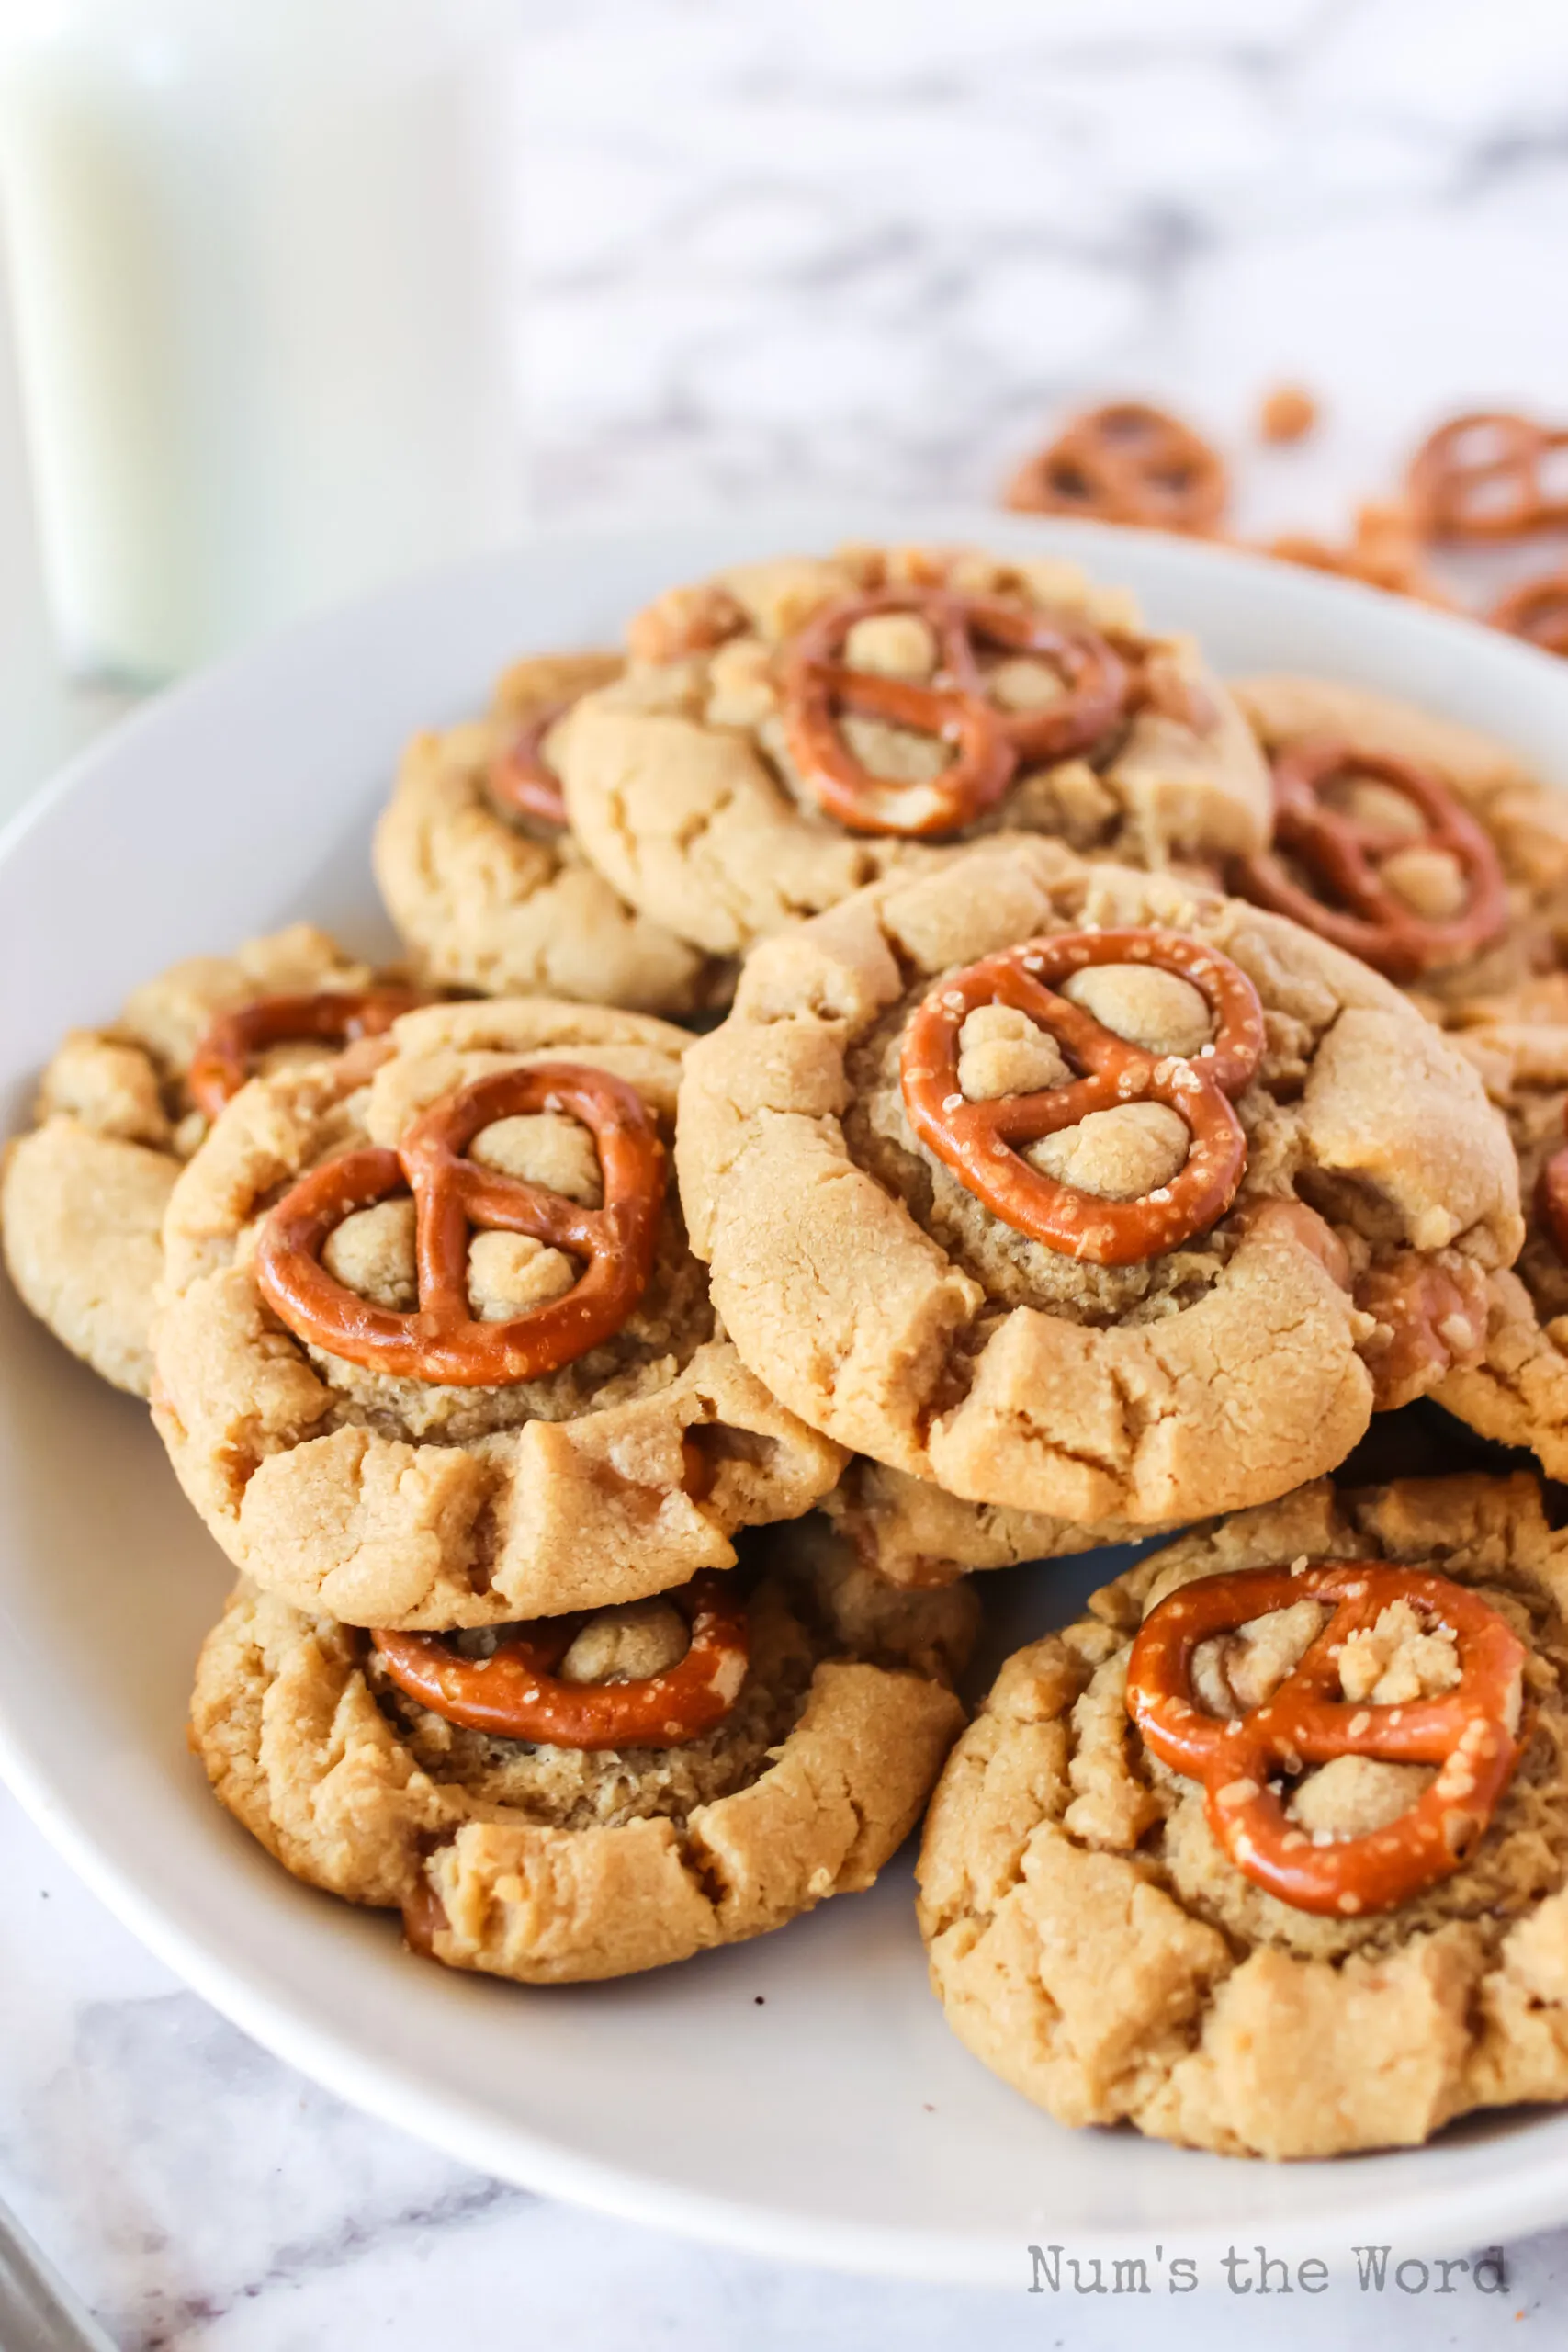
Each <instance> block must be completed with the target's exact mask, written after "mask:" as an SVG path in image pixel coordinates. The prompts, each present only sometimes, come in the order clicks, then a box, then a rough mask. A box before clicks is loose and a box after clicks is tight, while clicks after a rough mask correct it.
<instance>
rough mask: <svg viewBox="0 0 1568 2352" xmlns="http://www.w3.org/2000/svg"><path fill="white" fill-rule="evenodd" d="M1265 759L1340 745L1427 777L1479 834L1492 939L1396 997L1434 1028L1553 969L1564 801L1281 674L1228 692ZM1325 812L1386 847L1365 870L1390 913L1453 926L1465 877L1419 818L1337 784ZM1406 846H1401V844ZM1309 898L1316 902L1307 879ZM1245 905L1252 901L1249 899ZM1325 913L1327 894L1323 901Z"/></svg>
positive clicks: (1475, 747) (1366, 696)
mask: <svg viewBox="0 0 1568 2352" xmlns="http://www.w3.org/2000/svg"><path fill="white" fill-rule="evenodd" d="M1231 691H1232V693H1233V694H1234V695H1235V698H1236V701H1237V702H1238V703H1239V705H1240V706H1241V708H1242V710H1243V711H1244V712H1245V714H1246V716H1247V720H1248V721H1249V723H1250V724H1251V726H1252V727H1253V729H1254V730H1255V731H1256V733H1257V735H1258V741H1259V742H1260V743H1261V744H1262V746H1263V748H1264V750H1265V752H1268V753H1269V755H1270V756H1271V757H1277V756H1278V755H1279V754H1280V753H1281V752H1290V751H1292V749H1294V748H1297V747H1299V746H1301V745H1303V744H1307V743H1312V742H1314V741H1338V742H1341V743H1344V744H1347V745H1349V746H1352V747H1354V749H1356V750H1358V751H1359V752H1363V753H1366V754H1369V755H1370V756H1371V758H1373V759H1374V760H1375V759H1379V758H1382V759H1390V760H1393V761H1394V762H1404V763H1409V764H1410V765H1413V766H1414V767H1416V768H1417V769H1421V770H1424V771H1426V772H1427V774H1428V775H1430V776H1432V777H1433V778H1435V779H1436V781H1437V783H1438V785H1439V786H1441V787H1442V788H1443V789H1445V790H1446V791H1447V792H1449V793H1450V794H1451V795H1452V796H1453V797H1454V798H1455V799H1456V800H1457V801H1458V802H1459V803H1460V804H1461V809H1463V810H1464V811H1466V812H1467V813H1468V814H1469V816H1470V817H1472V819H1474V820H1475V821H1476V822H1477V823H1478V824H1479V825H1480V826H1481V828H1482V830H1483V833H1484V834H1485V835H1486V836H1487V837H1488V839H1489V840H1490V842H1491V844H1492V846H1493V848H1494V849H1495V853H1496V857H1497V862H1498V865H1500V866H1501V869H1502V876H1503V881H1504V884H1505V886H1506V892H1505V896H1504V898H1503V899H1502V901H1501V904H1500V907H1499V911H1498V922H1497V924H1496V927H1495V935H1494V936H1492V937H1491V938H1490V939H1489V940H1488V941H1487V943H1486V944H1483V945H1482V946H1480V947H1478V948H1476V949H1473V950H1467V951H1466V952H1465V954H1464V955H1463V956H1462V957H1461V959H1460V960H1458V961H1451V960H1450V961H1445V962H1442V963H1439V964H1438V965H1437V966H1435V967H1430V968H1428V969H1426V970H1424V971H1422V972H1421V973H1419V974H1418V975H1411V976H1404V975H1396V977H1399V978H1401V981H1402V985H1407V986H1409V987H1411V988H1412V989H1415V990H1416V992H1417V993H1418V994H1419V995H1420V996H1421V997H1422V998H1423V999H1424V1000H1426V1001H1427V1003H1428V1004H1429V1006H1430V1008H1431V1010H1432V1011H1433V1012H1434V1014H1435V1016H1436V1017H1437V1018H1438V1019H1444V1018H1446V1017H1447V1016H1448V1014H1449V1013H1450V1012H1452V1011H1453V1009H1454V1008H1455V1007H1456V1006H1457V1005H1458V1004H1459V1003H1461V1001H1463V1000H1464V999H1465V998H1468V997H1472V996H1476V995H1480V994H1482V993H1483V992H1486V991H1490V990H1495V989H1510V988H1514V987H1517V986H1518V984H1519V983H1520V982H1521V981H1523V980H1525V979H1527V978H1529V976H1530V975H1531V974H1532V973H1536V972H1540V971H1542V970H1545V969H1546V968H1548V967H1550V966H1551V965H1552V964H1553V963H1555V962H1556V961H1557V959H1558V956H1559V953H1560V951H1561V948H1562V944H1563V943H1564V942H1568V800H1565V799H1564V797H1563V796H1562V794H1561V793H1558V792H1553V791H1551V790H1550V789H1549V788H1548V787H1547V786H1545V785H1543V784H1542V783H1541V782H1540V778H1539V777H1538V776H1535V775H1531V773H1530V771H1529V769H1528V768H1527V767H1526V766H1525V764H1524V763H1523V762H1522V761H1521V760H1520V758H1519V757H1518V754H1517V752H1513V751H1511V750H1510V749H1509V747H1508V746H1507V744H1506V743H1502V742H1499V741H1496V740H1495V738H1494V737H1492V736H1489V735H1483V734H1482V733H1480V732H1479V731H1478V730H1477V729H1474V728H1472V727H1464V726H1461V725H1460V724H1459V722H1458V721H1457V720H1455V719H1451V718H1439V717H1438V715H1437V714H1436V713H1435V712H1433V711H1427V710H1422V709H1420V708H1418V707H1416V705H1415V704H1413V703H1407V702H1401V701H1399V700H1397V699H1395V697H1394V696H1393V695H1381V694H1374V693H1372V692H1371V690H1370V689H1369V688H1367V687H1364V686H1349V685H1342V684H1337V682H1335V681H1332V680H1329V679H1326V678H1311V677H1297V676H1292V675H1290V674H1288V673H1280V674H1277V675H1270V676H1267V677H1258V678H1244V679H1241V680H1239V681H1235V682H1233V684H1232V687H1231ZM1334 799H1335V805H1336V806H1337V807H1338V808H1339V809H1341V810H1342V811H1343V813H1345V814H1347V815H1350V816H1354V817H1359V818H1360V819H1361V820H1363V821H1364V822H1365V823H1367V824H1368V825H1370V826H1371V828H1372V829H1373V830H1374V831H1378V830H1379V829H1384V828H1386V829H1387V831H1388V839H1387V841H1386V842H1384V844H1383V845H1382V848H1380V851H1379V854H1378V856H1377V858H1376V859H1375V861H1374V864H1375V866H1376V869H1377V871H1378V873H1379V875H1380V876H1381V877H1382V879H1383V880H1384V881H1385V882H1386V883H1387V885H1388V888H1389V889H1390V890H1391V891H1392V893H1393V899H1395V901H1396V902H1398V904H1400V905H1402V906H1404V907H1406V908H1408V910H1410V911H1411V912H1412V913H1413V914H1415V915H1416V916H1417V917H1421V918H1425V919H1426V920H1427V921H1429V922H1433V923H1436V924H1439V925H1446V924H1448V923H1450V922H1453V921H1454V920H1455V918H1456V917H1461V916H1462V913H1463V910H1464V906H1465V902H1466V897H1467V888H1466V877H1465V876H1464V874H1463V873H1462V872H1461V869H1460V868H1459V867H1458V865H1456V862H1455V859H1454V856H1453V854H1451V853H1450V852H1449V851H1446V850H1445V849H1443V848H1442V847H1440V846H1437V847H1434V846H1433V845H1431V844H1430V843H1429V842H1424V841H1422V840H1420V839H1419V838H1418V837H1419V836H1420V835H1421V833H1422V831H1423V819H1422V815H1421V812H1420V811H1419V810H1418V809H1416V808H1414V807H1413V806H1412V805H1411V803H1410V802H1409V801H1408V800H1405V799H1403V798H1402V796H1401V795H1400V794H1399V792H1398V791H1397V789H1391V786H1390V782H1389V780H1388V779H1387V778H1386V777H1379V776H1375V775H1373V776H1367V777H1363V778H1361V779H1359V781H1358V779H1357V778H1356V777H1355V775H1353V774H1351V775H1348V776H1346V777H1344V778H1341V779H1339V780H1338V781H1337V786H1336V789H1335V793H1334ZM1406 834H1408V835H1409V836H1410V842H1409V845H1408V846H1406V845H1404V839H1403V837H1404V835H1406ZM1303 878H1304V880H1305V882H1306V886H1307V888H1308V889H1309V891H1319V892H1320V891H1321V883H1315V884H1314V880H1313V877H1312V876H1310V875H1308V876H1304V877H1303ZM1248 895H1250V893H1248ZM1328 896H1329V899H1330V900H1331V901H1332V899H1333V893H1332V891H1330V892H1329V893H1328Z"/></svg>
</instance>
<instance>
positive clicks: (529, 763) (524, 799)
mask: <svg viewBox="0 0 1568 2352" xmlns="http://www.w3.org/2000/svg"><path fill="white" fill-rule="evenodd" d="M579 699H580V697H579V696H578V695H568V696H567V697H566V699H565V701H564V702H552V703H547V704H546V706H545V707H544V709H543V710H539V711H536V712H535V714H534V716H533V718H531V719H529V721H528V723H527V725H526V726H525V727H524V728H522V729H520V730H519V732H518V733H517V734H515V735H514V736H513V738H512V741H510V743H508V744H507V746H506V748H505V749H504V751H501V752H497V753H496V755H495V757H494V759H493V760H492V761H491V763H490V773H489V775H488V776H487V778H486V782H487V783H488V784H489V786H490V797H491V799H492V800H493V801H495V802H496V804H497V805H498V807H500V808H501V809H503V810H504V811H505V812H506V814H507V815H508V816H512V817H531V818H532V819H533V820H534V821H535V822H536V824H540V825H557V826H564V825H565V824H566V822H567V814H566V799H565V797H564V795H563V794H562V791H561V788H560V778H559V777H558V775H556V772H555V770H554V769H553V768H552V767H549V766H547V763H546V761H545V750H544V746H545V738H546V736H547V735H548V733H549V731H550V729H551V728H552V727H553V726H554V725H555V724H556V721H557V720H558V719H559V718H565V717H566V714H567V712H568V711H569V710H570V708H571V707H572V705H573V704H574V703H575V702H577V701H578V700H579Z"/></svg>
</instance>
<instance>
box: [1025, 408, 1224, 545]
mask: <svg viewBox="0 0 1568 2352" xmlns="http://www.w3.org/2000/svg"><path fill="white" fill-rule="evenodd" d="M1229 495H1230V480H1229V476H1228V475H1227V473H1226V471H1225V465H1224V458H1222V457H1221V456H1220V454H1219V451H1218V450H1217V449H1215V448H1214V447H1213V444H1212V443H1210V442H1208V441H1205V440H1204V439H1203V438H1202V436H1201V434H1198V433H1194V431H1193V430H1192V428H1191V426H1190V425H1189V424H1183V423H1182V422H1181V419H1180V418H1179V417H1178V416H1172V415H1171V414H1170V413H1168V411H1167V410H1165V409H1161V408H1153V407H1151V406H1149V404H1148V403H1147V402H1146V401H1111V402H1109V403H1108V404H1107V405H1106V406H1105V407H1103V408H1095V409H1089V411H1088V412H1087V413H1085V414H1084V415H1082V416H1078V417H1075V418H1074V419H1073V421H1072V423H1071V424H1068V425H1067V426H1066V428H1065V430H1064V431H1063V432H1061V433H1060V434H1058V435H1057V436H1056V438H1055V441H1052V442H1050V443H1049V444H1048V445H1047V447H1045V448H1043V449H1042V450H1040V451H1039V452H1038V453H1037V454H1036V455H1035V456H1034V457H1032V458H1027V459H1026V460H1025V462H1024V463H1023V465H1021V467H1020V468H1019V469H1018V471H1017V473H1015V474H1014V476H1013V478H1012V481H1011V482H1010V484H1009V486H1008V491H1007V503H1008V504H1009V505H1010V506H1015V507H1018V508H1020V509H1021V510H1022V512H1024V513H1025V514H1033V515H1088V516H1089V517H1091V518H1092V519H1093V520H1095V521H1097V522H1101V523H1134V524H1143V525H1144V526H1146V527H1147V528H1148V529H1150V530H1157V531H1185V532H1190V533H1193V534H1196V535H1197V536H1199V537H1204V536H1206V535H1207V534H1209V533H1211V532H1213V530H1214V529H1215V528H1216V527H1217V526H1218V524H1219V521H1220V517H1221V516H1222V515H1224V511H1225V503H1226V501H1227V499H1228V498H1229Z"/></svg>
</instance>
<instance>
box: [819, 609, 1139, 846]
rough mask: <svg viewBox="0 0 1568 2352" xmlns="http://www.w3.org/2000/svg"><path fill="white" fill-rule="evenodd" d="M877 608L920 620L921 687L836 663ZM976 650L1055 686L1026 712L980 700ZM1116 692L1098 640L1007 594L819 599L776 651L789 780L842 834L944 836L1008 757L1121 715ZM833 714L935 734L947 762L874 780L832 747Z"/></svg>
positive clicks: (1110, 658)
mask: <svg viewBox="0 0 1568 2352" xmlns="http://www.w3.org/2000/svg"><path fill="white" fill-rule="evenodd" d="M884 613H909V614H913V615H915V616H917V617H919V619H921V620H923V621H924V622H925V623H926V624H927V626H928V628H930V629H931V633H932V635H933V636H934V638H935V639H936V644H937V657H938V658H937V668H936V671H935V673H934V675H933V676H932V678H931V680H930V682H928V681H926V680H925V679H917V678H901V677H888V676H886V675H885V674H884V673H882V672H880V671H871V670H857V669H853V668H852V667H851V666H850V665H849V664H848V663H847V662H845V661H844V659H843V653H844V648H845V643H846V640H847V639H848V638H849V635H850V632H851V630H852V628H854V627H855V625H856V623H857V622H859V621H863V620H872V619H874V618H876V617H877V616H879V615H881V614H884ZM977 645H989V646H993V647H1000V648H1002V649H1003V650H1006V651H1007V652H1008V653H1010V654H1027V655H1032V656H1033V657H1034V658H1035V659H1037V660H1040V661H1043V662H1048V663H1049V664H1050V666H1051V667H1052V668H1053V669H1054V670H1055V671H1056V673H1058V675H1059V676H1060V677H1061V678H1062V679H1063V681H1064V682H1065V690H1064V692H1063V693H1062V694H1061V695H1058V696H1056V697H1055V698H1054V699H1053V700H1052V701H1050V702H1048V703H1046V704H1045V705H1044V706H1043V707H1042V708H1041V709H1038V710H1030V711H1008V710H1003V709H1002V708H1001V707H999V706H998V704H996V703H995V702H993V701H992V700H991V698H990V696H989V695H988V694H987V689H986V681H985V678H984V675H983V673H982V672H981V669H980V664H979V661H978V659H977V656H976V646H977ZM1129 687H1130V680H1129V676H1128V672H1127V667H1126V664H1125V663H1124V662H1122V658H1121V656H1120V655H1119V654H1118V653H1116V652H1115V651H1113V650H1112V649H1111V646H1110V645H1109V644H1108V643H1107V642H1106V640H1105V639H1104V638H1102V637H1100V636H1099V635H1098V634H1097V633H1096V632H1095V631H1094V630H1093V629H1089V628H1062V627H1059V626H1058V625H1057V624H1056V623H1055V622H1054V621H1051V620H1048V619H1046V618H1045V616H1043V614H1040V613H1037V612H1036V611H1035V610H1034V609H1033V608H1032V606H1031V605H1027V604H1025V603H1023V602H1022V601H1021V599H1019V598H1017V597H1012V596H1000V595H971V594H964V593H963V592H961V591H959V590H956V589H952V588H945V587H940V586H931V587H922V586H918V585H917V586H905V587H898V588H889V589H884V590H878V591H874V592H872V593H869V594H865V595H862V596H852V597H848V598H846V599H845V600H844V601H843V602H842V603H840V604H837V605H829V607H828V608H827V609H826V610H825V611H823V612H820V613H818V615H817V616H815V618H813V619H812V620H811V621H809V622H808V623H807V626H806V628H803V629H802V630H801V632H800V634H799V636H798V637H796V638H795V641H794V643H793V644H792V645H791V646H790V648H789V650H788V652H787V653H786V655H785V657H784V676H783V693H782V703H783V712H784V734H785V740H786V741H787V743H788V747H789V753H790V758H791V759H792V761H793V762H794V763H795V769H796V771H797V772H798V774H799V775H800V778H801V781H802V782H803V783H804V784H805V786H807V789H808V790H809V791H810V792H812V793H813V794H814V795H815V796H816V798H817V799H818V802H819V803H820V805H821V807H822V808H823V809H825V811H826V812H827V814H828V815H829V817H833V818H836V819H837V820H838V822H839V823H840V824H841V825H845V826H848V827H849V829H850V830H851V831H852V832H860V833H905V834H910V835H917V836H924V835H929V834H932V833H953V832H957V831H961V830H962V828H963V827H964V826H965V825H969V824H973V823H974V821H975V820H976V818H977V817H982V816H984V815H985V813H986V811H987V809H993V808H995V806H996V804H997V802H998V800H999V799H1000V798H1001V797H1002V795H1003V794H1004V793H1005V792H1006V791H1007V789H1008V786H1010V783H1011V782H1012V779H1013V775H1014V772H1015V771H1016V769H1017V768H1018V766H1019V763H1020V762H1021V761H1022V762H1030V763H1048V762H1053V761H1056V760H1064V759H1066V758H1067V757H1069V756H1070V754H1071V753H1073V752H1079V751H1083V750H1085V749H1086V748H1087V747H1088V746H1089V744H1091V743H1093V742H1095V741H1098V740H1099V738H1100V736H1102V735H1103V734H1104V733H1105V732H1106V729H1108V728H1110V727H1111V726H1113V725H1114V724H1115V722H1116V720H1117V719H1118V718H1121V717H1122V713H1123V711H1124V710H1125V708H1126V706H1127V699H1128V694H1129ZM845 712H851V713H853V714H854V715H855V716H857V717H859V718H877V719H881V720H882V721H883V722H884V723H885V724H886V725H888V726H894V727H904V728H910V729H916V730H918V731H919V733H921V734H925V735H934V736H939V737H941V738H942V740H943V741H946V742H948V743H950V744H951V745H952V746H953V758H952V760H950V762H949V763H948V764H947V766H946V767H945V768H943V769H942V772H941V774H940V775H936V776H933V777H932V778H931V779H930V780H929V781H928V782H923V783H917V784H908V783H899V782H897V781H895V780H893V779H892V778H889V777H885V776H878V775H873V774H872V772H871V771H870V770H869V769H868V768H867V767H866V766H865V765H864V764H863V762H862V761H860V760H859V759H857V758H856V756H855V754H854V752H852V750H851V749H850V747H849V745H848V744H847V743H846V741H844V737H843V732H842V729H841V728H840V715H841V714H843V713H845Z"/></svg>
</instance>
